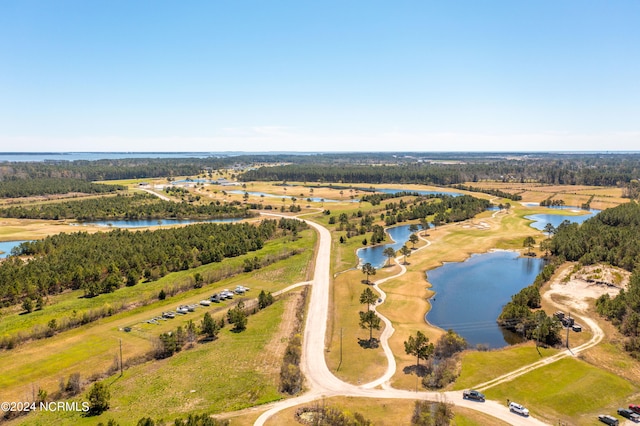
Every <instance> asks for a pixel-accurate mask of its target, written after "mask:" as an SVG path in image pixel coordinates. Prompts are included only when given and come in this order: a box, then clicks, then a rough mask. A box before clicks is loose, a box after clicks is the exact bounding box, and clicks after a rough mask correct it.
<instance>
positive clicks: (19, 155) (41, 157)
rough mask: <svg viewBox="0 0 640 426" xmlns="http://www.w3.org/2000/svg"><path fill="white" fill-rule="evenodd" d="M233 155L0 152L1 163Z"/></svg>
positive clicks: (210, 153)
mask: <svg viewBox="0 0 640 426" xmlns="http://www.w3.org/2000/svg"><path fill="white" fill-rule="evenodd" d="M232 155H238V154H235V153H233V154H232V153H228V152H226V153H220V152H15V153H14V152H0V163H3V162H23V163H24V162H44V161H80V160H82V161H96V160H120V159H123V158H208V157H229V156H232Z"/></svg>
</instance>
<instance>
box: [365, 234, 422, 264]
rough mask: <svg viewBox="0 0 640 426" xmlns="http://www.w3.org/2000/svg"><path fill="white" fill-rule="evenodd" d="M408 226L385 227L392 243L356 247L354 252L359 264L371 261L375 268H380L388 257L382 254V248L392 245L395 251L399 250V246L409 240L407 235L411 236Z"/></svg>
mask: <svg viewBox="0 0 640 426" xmlns="http://www.w3.org/2000/svg"><path fill="white" fill-rule="evenodd" d="M409 226H410V225H402V226H394V227H393V228H388V229H387V234H389V237H391V239H392V240H393V243H390V244H384V245H378V246H375V247H363V248H361V249H358V251H357V253H356V254H357V255H358V257H359V258H360V264H362V265H364V264H365V263H371V265H372V266H373V267H374V268H376V269H378V268H382V267H383V266H384V265H385V264H386V262H387V261H388V259H389V258H388V257H386V256H385V255H384V254H383V252H384V249H386V248H387V247H393V249H394V250H396V251H398V250H400V248H401V247H402V246H403V245H405V244H406V243H407V241H409V236H411V232H410V231H409ZM407 247H411V245H410V244H409V245H408V246H407Z"/></svg>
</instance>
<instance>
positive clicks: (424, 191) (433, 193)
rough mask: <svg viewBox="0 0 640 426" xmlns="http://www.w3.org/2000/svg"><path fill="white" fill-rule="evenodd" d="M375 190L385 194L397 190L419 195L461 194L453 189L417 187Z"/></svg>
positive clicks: (457, 195) (454, 195)
mask: <svg viewBox="0 0 640 426" xmlns="http://www.w3.org/2000/svg"><path fill="white" fill-rule="evenodd" d="M376 192H384V193H385V194H395V193H397V192H416V193H418V194H420V195H451V196H452V197H459V196H461V195H462V193H460V192H453V191H426V190H419V189H397V188H376Z"/></svg>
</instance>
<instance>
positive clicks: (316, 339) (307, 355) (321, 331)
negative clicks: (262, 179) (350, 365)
mask: <svg viewBox="0 0 640 426" xmlns="http://www.w3.org/2000/svg"><path fill="white" fill-rule="evenodd" d="M307 223H308V224H309V225H310V226H312V227H313V228H314V229H315V230H316V231H317V232H318V234H319V243H318V253H317V255H316V262H315V273H314V278H313V280H312V291H311V298H310V301H309V312H308V314H307V322H306V325H305V332H304V342H303V352H302V360H301V369H302V371H303V373H304V374H305V377H306V381H307V386H308V388H309V391H308V392H307V393H305V394H304V395H302V396H300V397H297V398H292V399H288V400H284V401H280V402H277V403H274V404H271V405H270V406H269V409H268V410H267V411H265V412H264V413H262V415H260V417H258V419H257V420H256V421H255V423H254V425H258V426H260V425H264V424H266V423H267V421H268V419H269V418H270V417H271V416H273V415H274V414H275V413H277V412H279V411H281V410H284V409H286V408H290V407H294V406H296V405H299V404H304V403H308V402H311V401H313V400H316V399H319V398H326V397H331V396H353V397H364V398H389V399H413V400H415V399H430V400H434V401H438V400H441V399H443V398H444V399H446V400H447V401H449V402H452V403H454V404H456V405H459V406H463V407H467V408H470V409H474V410H478V411H482V412H484V413H487V414H489V415H492V416H494V417H496V418H499V419H501V420H504V421H506V422H508V423H510V424H512V425H523V426H524V425H544V424H546V423H543V422H541V421H539V420H537V419H534V418H532V417H528V418H525V417H521V416H518V415H516V414H513V413H511V412H509V410H508V408H507V407H506V406H505V405H503V404H500V403H497V402H494V401H487V402H484V403H479V402H474V401H467V400H464V399H463V398H462V392H460V391H456V392H444V393H441V392H410V391H404V390H397V389H390V388H385V389H372V388H370V387H372V386H377V382H379V381H380V382H381V384H382V383H385V382H386V381H387V380H388V378H387V377H390V376H388V374H389V373H390V369H387V371H386V372H385V374H384V375H383V376H382V377H381V378H380V379H378V380H376V381H374V382H371V383H369V384H367V385H364V386H354V385H352V384H349V383H345V382H343V381H341V380H339V379H338V378H337V377H335V376H334V375H333V374H332V373H331V371H329V368H328V367H327V364H326V362H325V355H324V353H325V350H326V348H325V335H326V330H327V318H328V314H329V285H330V282H331V280H330V260H331V234H330V232H329V231H328V230H327V229H326V228H325V227H323V226H321V225H318V224H316V223H314V222H310V221H307ZM385 352H386V351H385ZM393 371H395V369H393ZM391 374H393V373H391ZM365 386H368V387H365Z"/></svg>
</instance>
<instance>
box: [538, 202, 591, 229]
mask: <svg viewBox="0 0 640 426" xmlns="http://www.w3.org/2000/svg"><path fill="white" fill-rule="evenodd" d="M548 208H550V209H553V210H571V211H572V212H575V213H578V212H580V213H581V214H579V215H567V214H553V213H540V214H532V215H529V216H525V219H529V220H533V221H534V222H533V223H532V224H531V226H532V227H533V228H536V229H537V230H539V231H543V230H544V227H545V226H546V225H547V223H550V224H552V225H553V226H554V228H557V227H558V226H559V225H560V224H561V223H562V222H564V221H565V220H568V221H569V222H574V223H582V222H584V221H585V220H587V219H589V218H590V217H592V216H594V215H596V214H598V213H600V210H595V209H591V210H581V209H579V208H577V207H567V206H562V207H548Z"/></svg>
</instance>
